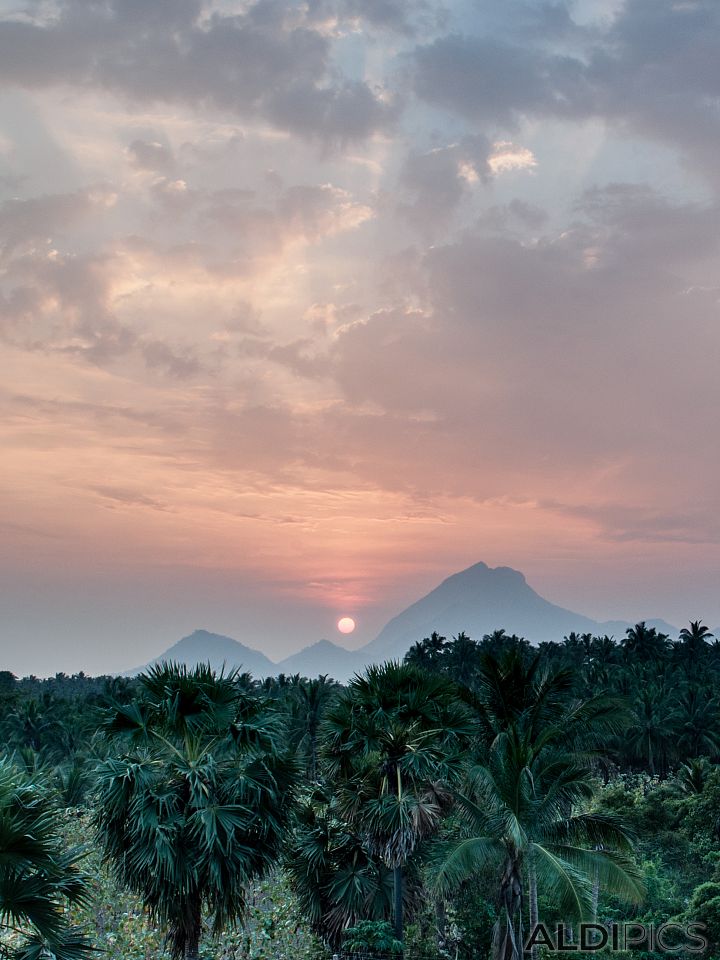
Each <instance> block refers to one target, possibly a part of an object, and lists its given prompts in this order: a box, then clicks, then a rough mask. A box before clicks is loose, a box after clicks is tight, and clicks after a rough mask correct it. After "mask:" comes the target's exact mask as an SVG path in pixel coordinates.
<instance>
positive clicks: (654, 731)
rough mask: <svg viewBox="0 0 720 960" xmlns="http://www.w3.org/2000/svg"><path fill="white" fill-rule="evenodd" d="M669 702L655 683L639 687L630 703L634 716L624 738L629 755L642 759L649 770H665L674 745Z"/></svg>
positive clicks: (659, 771) (656, 771)
mask: <svg viewBox="0 0 720 960" xmlns="http://www.w3.org/2000/svg"><path fill="white" fill-rule="evenodd" d="M670 715H671V705H670V703H669V700H668V699H667V697H664V696H663V695H662V693H661V691H660V690H659V689H658V688H657V687H656V686H655V685H654V684H650V685H647V686H644V687H643V688H642V689H640V690H639V692H638V693H637V695H636V697H635V702H634V703H633V719H632V721H631V723H630V725H629V726H628V728H627V730H626V731H625V736H624V742H625V745H626V747H627V750H628V751H629V753H630V756H631V757H634V758H635V759H638V760H640V761H642V763H643V764H645V765H646V767H647V769H648V770H649V772H650V774H651V775H652V776H653V777H654V776H655V775H656V774H658V773H660V774H662V773H664V772H665V771H666V770H667V765H668V759H669V755H670V752H671V750H672V748H673V727H672V722H671V720H670Z"/></svg>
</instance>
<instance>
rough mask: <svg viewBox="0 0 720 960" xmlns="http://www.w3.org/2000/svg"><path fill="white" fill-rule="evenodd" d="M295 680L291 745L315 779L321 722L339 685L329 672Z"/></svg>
mask: <svg viewBox="0 0 720 960" xmlns="http://www.w3.org/2000/svg"><path fill="white" fill-rule="evenodd" d="M293 679H294V682H293V684H292V686H291V687H290V693H289V695H288V698H287V709H288V728H289V730H288V732H289V737H290V744H291V746H292V747H293V748H294V749H295V750H296V751H297V753H298V755H299V756H300V757H301V758H302V760H303V762H304V765H305V768H306V770H307V775H308V777H309V778H310V780H312V781H316V780H317V779H318V736H319V731H320V725H321V723H322V718H323V716H324V714H325V711H326V710H327V708H328V705H329V703H330V701H331V700H332V698H333V697H334V696H335V694H336V692H337V691H338V689H339V684H337V683H336V682H335V681H334V680H330V679H329V678H328V676H327V674H323V675H321V676H319V677H316V678H314V679H313V680H307V679H305V678H304V677H297V678H293Z"/></svg>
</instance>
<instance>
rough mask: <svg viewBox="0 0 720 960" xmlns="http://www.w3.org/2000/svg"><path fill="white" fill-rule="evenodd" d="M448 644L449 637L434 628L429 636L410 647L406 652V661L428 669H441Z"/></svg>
mask: <svg viewBox="0 0 720 960" xmlns="http://www.w3.org/2000/svg"><path fill="white" fill-rule="evenodd" d="M446 646H447V637H442V636H440V634H439V633H438V632H437V631H436V630H433V632H432V633H431V634H430V636H429V637H424V638H423V639H422V640H418V641H417V643H414V644H413V645H412V646H411V647H410V649H409V650H408V652H407V653H406V654H405V663H413V664H415V666H416V667H424V668H425V669H427V670H439V669H440V666H441V664H442V657H443V653H444V651H445V648H446Z"/></svg>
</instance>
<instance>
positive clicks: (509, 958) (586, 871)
mask: <svg viewBox="0 0 720 960" xmlns="http://www.w3.org/2000/svg"><path fill="white" fill-rule="evenodd" d="M592 796H593V785H592V781H591V779H590V776H589V774H588V771H587V769H584V768H583V767H582V766H581V765H580V764H579V763H578V762H577V759H576V758H575V757H574V756H573V754H572V752H568V751H566V750H563V749H562V747H560V746H558V747H555V746H550V745H546V746H543V747H541V748H538V746H537V744H534V743H533V738H532V736H531V735H530V734H529V731H528V730H525V731H523V730H522V729H521V725H513V726H511V727H510V728H509V729H508V730H507V731H505V732H504V733H502V734H501V735H499V736H498V737H497V738H496V739H495V740H494V741H493V743H492V746H491V748H490V750H489V753H488V756H487V759H486V761H485V762H484V763H482V764H479V765H478V766H476V767H475V768H474V769H473V770H472V771H471V774H470V776H469V779H468V790H467V792H466V793H465V794H462V795H460V796H459V798H458V800H459V808H460V811H461V813H462V816H463V830H462V832H461V836H460V837H459V838H458V839H456V840H455V841H451V842H448V843H446V844H443V845H441V846H439V848H438V850H437V852H436V854H435V863H436V866H437V875H436V888H437V889H438V891H440V892H443V893H447V892H449V891H451V890H452V889H453V888H454V887H456V886H457V885H458V884H460V883H461V882H463V881H466V880H470V879H472V877H473V876H475V875H476V874H477V873H478V872H479V871H480V870H483V869H486V868H487V867H488V865H490V866H494V867H495V868H496V869H497V871H498V877H499V883H498V891H497V893H498V918H497V922H496V925H495V931H494V936H493V958H494V960H520V958H521V956H522V952H523V942H524V938H523V922H522V898H523V889H524V886H525V881H526V878H529V879H530V880H531V881H532V883H531V884H530V889H531V902H530V922H531V925H532V924H535V923H536V922H537V919H538V914H537V895H536V894H535V897H534V898H533V894H532V890H533V888H534V889H535V890H537V888H539V889H542V890H543V891H545V892H546V893H547V894H548V895H549V896H551V897H552V898H553V900H554V901H555V902H556V903H557V905H558V907H559V909H560V911H561V913H562V915H563V916H565V917H568V918H569V917H573V918H584V917H588V916H590V914H591V912H592V886H593V880H594V879H595V877H598V879H599V880H600V881H601V882H604V884H605V886H606V887H607V888H608V889H610V890H612V892H614V893H615V894H618V895H622V896H625V897H627V898H629V899H631V900H637V899H639V898H640V897H641V895H642V888H641V884H640V881H639V879H638V874H637V871H636V870H635V868H634V866H633V864H632V862H631V861H630V859H629V856H628V855H629V852H630V838H629V836H628V834H627V832H626V831H625V830H624V829H623V828H622V826H621V825H620V823H619V822H618V821H616V820H614V819H613V818H610V817H606V816H599V815H596V814H592V813H587V812H582V810H583V809H584V808H586V807H587V805H588V804H589V801H590V800H591V798H592Z"/></svg>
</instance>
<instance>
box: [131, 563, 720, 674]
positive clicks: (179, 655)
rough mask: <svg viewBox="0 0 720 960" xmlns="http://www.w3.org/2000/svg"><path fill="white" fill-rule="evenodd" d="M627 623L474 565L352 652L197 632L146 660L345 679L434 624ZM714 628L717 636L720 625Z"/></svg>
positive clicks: (568, 628) (564, 629)
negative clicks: (285, 647)
mask: <svg viewBox="0 0 720 960" xmlns="http://www.w3.org/2000/svg"><path fill="white" fill-rule="evenodd" d="M646 623H647V625H648V626H652V627H655V628H656V629H657V630H658V631H661V632H662V633H667V634H668V635H669V636H670V637H671V638H672V639H677V636H678V629H677V627H673V626H672V625H671V624H669V623H665V621H664V620H650V619H648V620H646ZM631 626H633V624H631V623H628V622H626V621H624V620H608V621H605V622H604V623H599V622H598V621H596V620H591V619H590V618H589V617H585V616H583V615H582V614H580V613H573V611H572V610H566V609H565V608H564V607H558V606H556V605H555V604H554V603H550V602H549V601H548V600H545V599H543V598H542V597H541V596H540V594H538V593H536V592H535V591H534V590H533V589H532V587H531V586H529V585H528V583H527V581H526V579H525V577H524V576H523V575H522V573H520V572H519V571H517V570H513V569H511V568H510V567H495V568H492V567H488V565H487V564H486V563H476V564H474V565H473V566H472V567H468V568H467V570H462V571H461V572H460V573H455V574H453V575H452V576H451V577H448V578H447V579H446V580H443V582H442V583H441V584H440V585H439V586H438V587H436V588H435V589H434V590H431V591H430V593H428V594H427V595H426V596H424V597H422V598H421V599H420V600H418V601H417V602H416V603H413V604H411V606H409V607H408V608H407V610H403V612H402V613H400V614H398V615H397V616H396V617H393V619H392V620H390V622H389V623H387V624H386V625H385V626H384V627H383V629H382V630H381V631H380V633H379V634H378V636H377V637H376V638H375V639H374V640H372V641H371V642H370V643H368V644H366V645H365V646H364V647H361V648H360V649H359V650H346V649H345V648H344V647H339V646H337V645H336V644H334V643H331V642H330V641H329V640H319V641H318V642H317V643H314V644H312V645H311V646H309V647H305V649H304V650H300V651H299V652H298V653H294V654H292V656H290V657H286V658H285V659H284V660H281V661H280V663H273V661H272V660H270V659H268V657H266V656H265V654H263V653H260V651H258V650H252V649H251V648H250V647H246V646H244V645H243V644H242V643H239V642H238V641H237V640H233V639H232V638H231V637H224V636H222V635H220V634H218V633H209V632H208V631H207V630H196V631H195V632H194V633H191V634H190V635H189V636H187V637H183V638H182V640H179V641H178V642H177V643H176V644H175V645H174V646H172V647H170V649H169V650H166V651H165V653H163V654H161V655H160V656H159V657H157V658H156V659H155V660H153V661H152V662H151V663H149V664H147V666H152V665H153V664H155V663H160V662H162V661H168V660H175V661H178V662H180V663H186V664H188V665H193V664H195V663H204V662H207V661H208V660H209V661H210V664H211V665H212V666H213V667H214V668H216V669H220V668H221V667H222V666H223V665H224V666H225V667H226V668H228V669H229V668H232V667H240V668H241V669H242V670H247V671H248V672H249V673H252V674H253V676H255V677H268V676H277V675H278V674H279V673H284V674H286V675H289V676H292V675H293V674H296V673H299V674H301V675H302V676H305V677H317V676H319V675H320V674H327V675H328V676H330V677H332V678H333V679H335V680H339V681H341V682H344V681H346V680H348V679H349V678H350V677H351V676H352V675H353V673H355V672H356V671H358V670H362V669H363V667H364V666H366V665H367V664H370V663H377V662H379V661H383V660H390V659H402V657H404V656H405V654H406V653H407V651H408V649H409V648H410V647H411V646H412V645H413V644H414V643H416V642H417V641H418V640H422V638H423V637H429V636H430V634H431V633H432V632H433V630H437V631H438V633H441V634H444V635H445V636H446V637H452V636H454V635H456V634H457V633H459V632H460V631H461V630H462V631H464V632H465V633H467V634H468V635H469V636H470V637H472V638H473V639H474V640H481V639H482V638H483V636H484V635H485V634H486V633H492V631H493V630H499V629H500V628H503V629H504V630H505V631H506V632H507V633H517V634H518V635H519V636H521V637H525V638H526V639H527V640H530V641H531V642H532V643H542V642H543V641H546V640H555V641H560V640H562V638H563V637H564V636H566V635H567V634H568V633H571V632H572V631H573V630H574V631H576V632H577V633H593V634H595V635H603V634H606V633H607V634H610V635H611V636H614V637H615V639H616V640H620V639H621V638H622V637H624V636H625V631H626V630H627V628H628V627H631ZM714 633H715V635H716V636H717V637H719V638H720V628H719V629H718V630H716V631H714ZM144 669H145V667H139V668H138V669H136V670H132V671H129V673H130V675H133V674H136V673H139V672H140V671H141V670H144Z"/></svg>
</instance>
